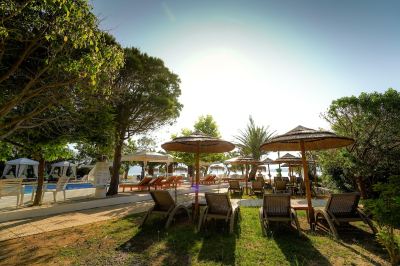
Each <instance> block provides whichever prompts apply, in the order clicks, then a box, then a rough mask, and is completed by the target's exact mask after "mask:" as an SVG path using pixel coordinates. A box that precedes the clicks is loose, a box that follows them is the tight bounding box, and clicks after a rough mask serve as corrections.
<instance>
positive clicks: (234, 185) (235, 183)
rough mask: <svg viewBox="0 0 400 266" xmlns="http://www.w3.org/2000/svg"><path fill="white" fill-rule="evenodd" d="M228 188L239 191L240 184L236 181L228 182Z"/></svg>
mask: <svg viewBox="0 0 400 266" xmlns="http://www.w3.org/2000/svg"><path fill="white" fill-rule="evenodd" d="M229 188H233V189H240V183H239V181H237V180H229Z"/></svg>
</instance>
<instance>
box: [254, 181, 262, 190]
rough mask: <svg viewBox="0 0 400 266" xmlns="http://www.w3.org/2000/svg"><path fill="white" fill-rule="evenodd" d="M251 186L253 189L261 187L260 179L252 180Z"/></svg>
mask: <svg viewBox="0 0 400 266" xmlns="http://www.w3.org/2000/svg"><path fill="white" fill-rule="evenodd" d="M251 186H252V187H253V189H262V188H263V183H262V182H261V181H253V183H252V184H251Z"/></svg>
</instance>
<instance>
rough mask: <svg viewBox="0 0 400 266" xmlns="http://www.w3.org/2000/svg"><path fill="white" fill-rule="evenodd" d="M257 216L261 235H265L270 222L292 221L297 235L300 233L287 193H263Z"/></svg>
mask: <svg viewBox="0 0 400 266" xmlns="http://www.w3.org/2000/svg"><path fill="white" fill-rule="evenodd" d="M259 218H260V223H261V230H262V232H263V235H267V231H268V229H269V227H270V223H271V222H283V223H287V222H290V224H293V223H294V226H295V227H296V229H297V230H298V231H299V235H300V234H301V231H300V225H299V220H298V219H297V215H296V212H295V210H294V209H293V208H291V206H290V195H289V194H265V195H264V199H263V206H262V207H261V208H260V211H259Z"/></svg>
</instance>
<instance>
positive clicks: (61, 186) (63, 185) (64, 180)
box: [42, 176, 69, 202]
mask: <svg viewBox="0 0 400 266" xmlns="http://www.w3.org/2000/svg"><path fill="white" fill-rule="evenodd" d="M68 181H69V176H62V177H60V178H59V179H58V181H57V184H56V188H48V187H47V185H46V186H45V187H44V188H43V193H42V202H43V197H44V193H46V192H52V193H53V198H54V202H57V193H58V192H61V191H62V192H63V194H64V201H65V199H66V195H65V191H66V189H67V185H68Z"/></svg>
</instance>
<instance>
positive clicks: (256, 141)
mask: <svg viewBox="0 0 400 266" xmlns="http://www.w3.org/2000/svg"><path fill="white" fill-rule="evenodd" d="M274 134H275V132H274V131H271V130H270V129H269V126H266V127H264V126H257V125H256V124H255V123H254V120H253V118H252V117H251V116H250V117H249V123H248V124H247V126H246V128H245V129H244V130H239V135H237V136H234V138H235V139H236V141H237V143H236V146H237V147H239V152H240V154H241V155H242V156H246V157H251V158H253V159H255V160H260V159H261V156H262V155H264V154H266V152H264V151H260V146H261V144H263V143H264V142H265V141H267V140H269V139H270V138H271V137H272V136H273V135H274ZM256 172H257V167H252V169H251V171H250V174H249V178H250V179H253V178H254V177H255V175H256Z"/></svg>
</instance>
